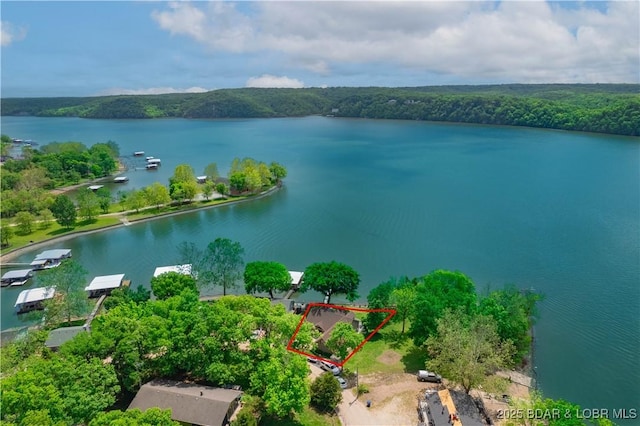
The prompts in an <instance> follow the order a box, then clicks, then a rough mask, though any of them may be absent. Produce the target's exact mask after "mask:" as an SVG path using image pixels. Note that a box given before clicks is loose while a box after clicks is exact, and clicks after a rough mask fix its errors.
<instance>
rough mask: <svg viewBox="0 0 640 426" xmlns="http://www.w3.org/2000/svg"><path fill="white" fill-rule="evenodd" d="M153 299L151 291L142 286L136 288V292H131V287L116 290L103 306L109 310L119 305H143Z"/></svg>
mask: <svg viewBox="0 0 640 426" xmlns="http://www.w3.org/2000/svg"><path fill="white" fill-rule="evenodd" d="M150 298H151V291H150V290H147V289H146V288H145V287H143V286H142V285H138V286H136V289H135V290H131V287H120V288H116V289H114V290H113V291H112V292H111V294H110V295H109V297H107V298H106V299H105V301H104V302H103V304H102V306H104V307H105V309H107V310H109V309H112V308H115V307H116V306H118V305H122V304H127V303H130V302H132V303H143V302H146V301H147V300H149V299H150Z"/></svg>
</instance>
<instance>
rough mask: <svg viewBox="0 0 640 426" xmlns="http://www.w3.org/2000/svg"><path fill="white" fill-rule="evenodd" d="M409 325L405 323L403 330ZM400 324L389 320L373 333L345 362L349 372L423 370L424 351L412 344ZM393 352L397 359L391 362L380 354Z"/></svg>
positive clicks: (405, 371) (410, 371) (409, 371)
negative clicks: (402, 332) (402, 331)
mask: <svg viewBox="0 0 640 426" xmlns="http://www.w3.org/2000/svg"><path fill="white" fill-rule="evenodd" d="M408 328H409V325H408V324H407V325H406V326H405V330H406V329H408ZM401 330H402V323H401V322H400V321H394V320H391V322H390V323H389V324H387V325H386V326H385V327H383V328H382V329H381V330H380V331H378V333H376V334H375V335H374V336H373V337H372V338H371V339H370V340H369V341H368V342H367V343H365V344H364V346H363V347H362V348H361V349H360V350H359V351H358V352H357V353H356V354H355V355H354V356H353V357H352V358H351V359H349V361H347V363H346V364H345V367H346V368H347V369H349V370H351V371H355V370H356V369H358V373H360V374H369V373H374V372H375V373H415V372H416V371H418V370H420V369H424V364H425V361H426V359H427V354H426V350H425V349H423V348H419V347H417V346H416V345H414V343H413V340H411V338H409V336H407V334H406V332H405V334H401V333H400V332H401ZM387 351H393V352H395V353H396V354H397V355H395V354H393V355H395V356H396V357H397V358H398V360H397V362H390V361H392V357H382V358H381V356H382V355H383V354H384V353H385V352H386V353H387V355H389V354H391V352H387Z"/></svg>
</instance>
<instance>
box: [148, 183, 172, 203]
mask: <svg viewBox="0 0 640 426" xmlns="http://www.w3.org/2000/svg"><path fill="white" fill-rule="evenodd" d="M144 195H145V197H146V198H147V203H148V204H149V205H152V206H156V209H157V210H160V206H161V205H163V204H168V203H170V202H171V196H170V195H169V190H168V189H167V187H166V186H164V185H163V184H161V183H160V182H154V183H152V184H151V185H149V186H147V187H145V188H144Z"/></svg>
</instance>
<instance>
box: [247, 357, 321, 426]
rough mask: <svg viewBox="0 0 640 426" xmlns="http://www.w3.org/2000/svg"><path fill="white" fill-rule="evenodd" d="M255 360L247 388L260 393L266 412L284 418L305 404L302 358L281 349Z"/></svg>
mask: <svg viewBox="0 0 640 426" xmlns="http://www.w3.org/2000/svg"><path fill="white" fill-rule="evenodd" d="M274 355H275V356H270V357H268V358H267V359H265V360H264V361H262V362H260V363H258V365H257V367H256V370H255V372H254V373H253V374H252V375H251V391H252V393H253V394H254V395H259V396H261V398H262V400H263V401H264V405H265V411H266V414H268V415H270V416H274V417H277V418H284V417H287V416H288V415H290V414H291V413H292V412H298V413H300V412H302V411H303V410H304V408H305V407H306V406H307V405H308V404H309V401H310V395H309V384H308V382H307V380H308V379H307V375H308V374H309V367H308V366H307V363H306V360H305V359H304V358H303V357H301V356H298V355H296V354H293V353H290V352H286V351H285V350H283V349H280V350H279V353H278V354H277V355H276V354H274Z"/></svg>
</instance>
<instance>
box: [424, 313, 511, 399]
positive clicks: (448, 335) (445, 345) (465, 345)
mask: <svg viewBox="0 0 640 426" xmlns="http://www.w3.org/2000/svg"><path fill="white" fill-rule="evenodd" d="M437 324H438V325H437V335H431V336H429V338H428V339H427V341H426V347H427V352H428V353H429V357H430V358H429V360H428V361H427V363H426V366H427V369H429V370H433V371H437V372H439V373H440V374H441V375H442V376H443V377H446V378H447V379H449V380H451V381H453V382H455V383H458V384H459V385H460V386H462V387H463V389H464V390H465V392H467V393H469V392H470V391H471V389H473V388H476V387H477V386H478V385H481V384H482V383H483V382H484V381H485V379H486V377H487V375H489V374H492V373H494V372H495V371H496V370H498V369H503V368H507V367H509V366H510V365H511V357H512V356H513V352H514V350H515V348H514V347H513V344H512V343H511V341H506V342H502V341H501V340H500V337H499V336H498V332H497V331H496V324H495V321H494V320H493V319H492V318H490V317H486V316H483V315H476V316H474V317H473V318H469V317H468V316H467V315H466V314H465V313H464V312H463V311H461V310H458V311H452V310H449V309H447V310H446V311H445V312H444V313H443V315H442V317H441V318H440V319H438V321H437Z"/></svg>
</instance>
